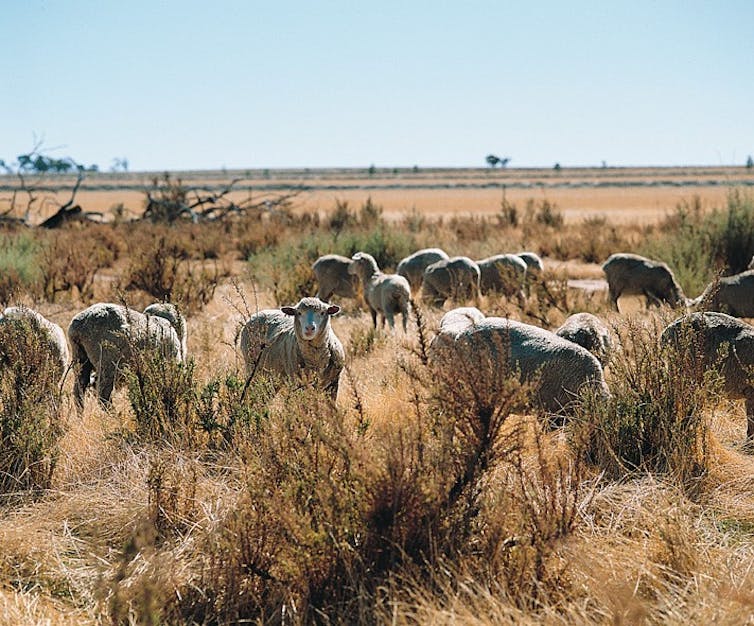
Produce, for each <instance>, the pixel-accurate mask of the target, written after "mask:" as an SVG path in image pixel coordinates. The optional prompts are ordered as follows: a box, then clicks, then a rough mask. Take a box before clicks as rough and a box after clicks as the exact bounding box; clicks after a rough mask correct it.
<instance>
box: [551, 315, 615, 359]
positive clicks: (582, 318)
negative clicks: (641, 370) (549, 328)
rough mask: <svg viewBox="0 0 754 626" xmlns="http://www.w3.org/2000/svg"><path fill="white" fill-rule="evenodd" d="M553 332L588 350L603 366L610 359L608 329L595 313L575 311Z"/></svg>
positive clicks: (611, 345) (610, 343)
mask: <svg viewBox="0 0 754 626" xmlns="http://www.w3.org/2000/svg"><path fill="white" fill-rule="evenodd" d="M555 334H556V335H558V336H559V337H563V339H568V341H572V342H573V343H577V344H578V345H580V346H581V347H582V348H586V349H587V350H589V352H591V353H592V354H593V355H594V356H595V357H597V360H598V361H599V362H600V363H601V364H602V366H603V367H604V366H605V365H607V362H608V361H609V360H610V355H611V353H612V351H613V340H612V336H611V335H610V329H609V328H608V327H607V326H606V325H605V323H604V322H603V321H602V320H601V319H600V318H599V317H597V316H596V315H592V314H591V313H575V314H574V315H571V316H570V317H569V318H567V319H566V321H565V322H563V324H562V325H561V326H560V328H558V329H557V330H556V331H555Z"/></svg>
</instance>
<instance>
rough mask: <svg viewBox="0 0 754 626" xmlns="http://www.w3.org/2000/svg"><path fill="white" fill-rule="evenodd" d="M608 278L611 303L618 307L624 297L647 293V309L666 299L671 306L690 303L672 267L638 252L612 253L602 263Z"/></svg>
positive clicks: (615, 307)
mask: <svg viewBox="0 0 754 626" xmlns="http://www.w3.org/2000/svg"><path fill="white" fill-rule="evenodd" d="M602 269H603V271H604V272H605V277H606V278H607V286H608V291H609V296H610V303H611V304H612V306H613V308H614V309H615V310H616V311H617V310H618V298H620V297H621V296H642V295H643V296H645V297H646V299H647V308H648V307H649V306H650V305H651V304H656V305H658V306H659V305H660V304H661V303H662V302H666V303H667V304H669V305H670V306H672V307H676V306H679V305H680V306H685V305H687V304H688V300H687V299H686V296H684V295H683V290H682V289H681V286H680V285H679V284H678V281H676V279H675V276H674V275H673V272H672V270H671V269H670V268H669V267H668V266H667V265H666V264H665V263H663V262H662V261H653V260H652V259H647V258H645V257H643V256H639V255H638V254H629V253H626V252H623V253H618V254H613V255H611V256H610V257H609V258H608V259H607V261H605V262H604V263H603V264H602Z"/></svg>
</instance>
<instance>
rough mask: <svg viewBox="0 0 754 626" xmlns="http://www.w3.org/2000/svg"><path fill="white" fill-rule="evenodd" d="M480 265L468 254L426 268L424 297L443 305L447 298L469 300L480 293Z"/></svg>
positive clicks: (435, 303) (430, 301) (437, 304)
mask: <svg viewBox="0 0 754 626" xmlns="http://www.w3.org/2000/svg"><path fill="white" fill-rule="evenodd" d="M480 277H481V273H480V271H479V266H478V265H477V264H476V263H475V262H474V261H472V260H471V259H470V258H469V257H466V256H456V257H452V258H450V259H443V260H442V261H437V262H436V263H432V264H431V265H428V266H427V268H426V269H425V270H424V280H423V282H422V291H421V293H422V299H423V300H425V301H427V302H429V303H430V304H433V305H434V306H442V305H443V303H444V302H445V300H447V299H448V298H451V299H453V300H468V299H471V298H476V297H477V295H478V294H479V281H480Z"/></svg>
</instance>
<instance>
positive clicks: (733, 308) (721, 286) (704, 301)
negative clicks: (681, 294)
mask: <svg viewBox="0 0 754 626" xmlns="http://www.w3.org/2000/svg"><path fill="white" fill-rule="evenodd" d="M690 306H691V308H693V309H695V310H698V311H700V310H704V311H720V312H725V313H728V314H730V315H733V316H735V317H754V270H749V271H746V272H741V273H740V274H734V275H733V276H725V277H723V278H720V279H718V280H715V281H713V282H712V283H710V284H709V285H708V286H707V288H706V289H705V290H704V292H703V293H702V295H700V296H699V297H698V298H696V299H694V300H692V301H691V304H690Z"/></svg>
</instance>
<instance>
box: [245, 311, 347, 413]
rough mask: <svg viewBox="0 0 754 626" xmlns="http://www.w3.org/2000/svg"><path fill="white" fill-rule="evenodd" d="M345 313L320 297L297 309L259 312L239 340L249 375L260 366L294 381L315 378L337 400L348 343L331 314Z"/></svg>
mask: <svg viewBox="0 0 754 626" xmlns="http://www.w3.org/2000/svg"><path fill="white" fill-rule="evenodd" d="M339 311H340V307H339V306H336V305H334V304H328V303H327V302H322V300H320V299H319V298H303V299H301V300H300V301H299V303H298V304H297V305H296V306H295V307H290V306H284V307H282V308H281V309H279V310H278V309H266V310H264V311H259V313H255V314H254V315H252V316H251V318H249V321H248V322H246V324H245V325H244V327H243V328H242V329H241V334H240V338H239V339H240V347H241V353H242V354H243V359H244V363H245V365H246V373H247V374H249V375H251V374H252V373H253V372H254V368H255V367H256V368H257V369H258V371H260V372H266V373H272V374H278V375H280V376H283V377H286V378H291V379H294V380H307V379H309V378H314V379H315V382H316V384H317V385H318V386H319V387H320V388H321V389H324V390H325V391H326V392H327V393H328V394H329V395H330V397H331V398H332V399H333V400H334V399H335V398H336V397H337V395H338V383H339V381H340V372H341V371H342V370H343V364H344V363H345V352H344V351H343V346H342V345H341V343H340V340H339V339H338V338H337V337H336V336H335V333H334V332H333V330H332V328H331V327H330V317H331V316H332V315H337V314H338V312H339Z"/></svg>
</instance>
